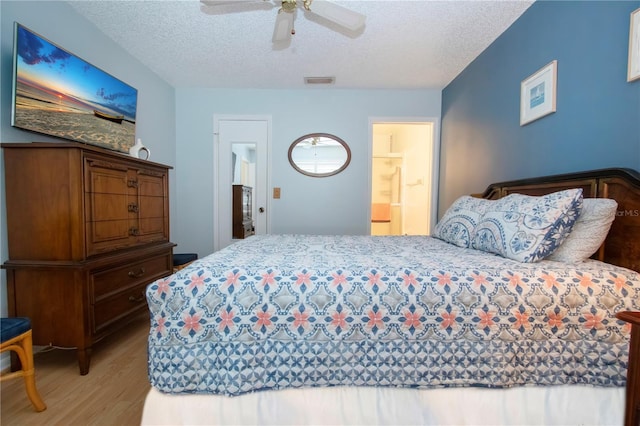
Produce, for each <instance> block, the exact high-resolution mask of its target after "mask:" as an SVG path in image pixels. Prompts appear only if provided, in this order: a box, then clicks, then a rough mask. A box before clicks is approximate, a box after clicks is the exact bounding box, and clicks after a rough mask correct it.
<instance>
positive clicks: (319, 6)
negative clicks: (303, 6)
mask: <svg viewBox="0 0 640 426" xmlns="http://www.w3.org/2000/svg"><path fill="white" fill-rule="evenodd" d="M310 9H311V12H313V13H315V14H316V15H318V16H320V17H321V18H324V19H326V20H328V21H331V22H333V23H336V24H338V25H340V26H342V27H344V28H346V29H348V30H351V31H358V30H360V29H361V28H362V27H364V22H365V19H366V17H365V16H364V15H362V14H361V13H358V12H354V11H353V10H349V9H347V8H345V7H342V6H339V5H337V4H335V3H332V2H330V1H326V0H313V2H312V3H311V5H310Z"/></svg>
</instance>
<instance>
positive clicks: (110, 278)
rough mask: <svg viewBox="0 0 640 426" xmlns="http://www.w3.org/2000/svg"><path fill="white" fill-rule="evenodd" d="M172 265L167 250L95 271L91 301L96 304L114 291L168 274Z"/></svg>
mask: <svg viewBox="0 0 640 426" xmlns="http://www.w3.org/2000/svg"><path fill="white" fill-rule="evenodd" d="M172 267H173V261H172V256H171V253H170V252H168V253H166V254H165V253H163V254H161V255H158V256H155V257H149V258H146V259H144V260H138V261H133V262H129V263H126V264H124V265H122V266H118V267H115V268H110V269H107V270H104V271H100V272H95V273H93V274H91V282H92V283H93V292H92V296H93V303H95V304H98V303H100V301H101V299H104V298H107V297H110V296H111V295H113V294H114V293H118V292H121V291H123V290H125V289H128V288H131V287H133V286H137V285H138V284H144V285H146V284H148V283H150V282H151V281H153V280H155V279H157V278H160V277H162V276H165V275H169V274H171V272H172Z"/></svg>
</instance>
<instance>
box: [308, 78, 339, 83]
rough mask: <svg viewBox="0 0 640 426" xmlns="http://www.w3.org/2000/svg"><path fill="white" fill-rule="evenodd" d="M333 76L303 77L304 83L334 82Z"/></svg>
mask: <svg viewBox="0 0 640 426" xmlns="http://www.w3.org/2000/svg"><path fill="white" fill-rule="evenodd" d="M335 82H336V78H335V77H305V78H304V84H334V83H335Z"/></svg>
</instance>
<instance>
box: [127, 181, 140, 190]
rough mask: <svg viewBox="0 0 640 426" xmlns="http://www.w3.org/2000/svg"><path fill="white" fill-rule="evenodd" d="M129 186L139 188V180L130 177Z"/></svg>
mask: <svg viewBox="0 0 640 426" xmlns="http://www.w3.org/2000/svg"><path fill="white" fill-rule="evenodd" d="M127 186H128V187H129V188H137V187H138V181H137V180H135V179H129V180H128V181H127Z"/></svg>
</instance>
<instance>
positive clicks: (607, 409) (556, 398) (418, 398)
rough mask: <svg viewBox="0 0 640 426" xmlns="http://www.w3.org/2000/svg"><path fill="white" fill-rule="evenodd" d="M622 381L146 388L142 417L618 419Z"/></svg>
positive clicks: (462, 421) (319, 421) (439, 421)
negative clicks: (191, 391)
mask: <svg viewBox="0 0 640 426" xmlns="http://www.w3.org/2000/svg"><path fill="white" fill-rule="evenodd" d="M624 401H625V390H624V388H594V387H588V386H553V387H521V388H512V389H486V388H444V389H425V390H418V389H403V388H385V387H381V388H372V387H368V388H365V387H360V388H358V387H333V388H303V389H286V390H279V391H264V392H256V393H251V394H245V395H241V396H235V397H226V396H218V395H167V394H163V393H161V392H159V391H157V390H156V389H154V388H152V389H151V391H150V392H149V393H148V394H147V398H146V401H145V406H144V412H143V414H142V424H143V425H149V426H151V425H214V424H218V425H223V424H224V425H621V424H622V423H623V419H624Z"/></svg>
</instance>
